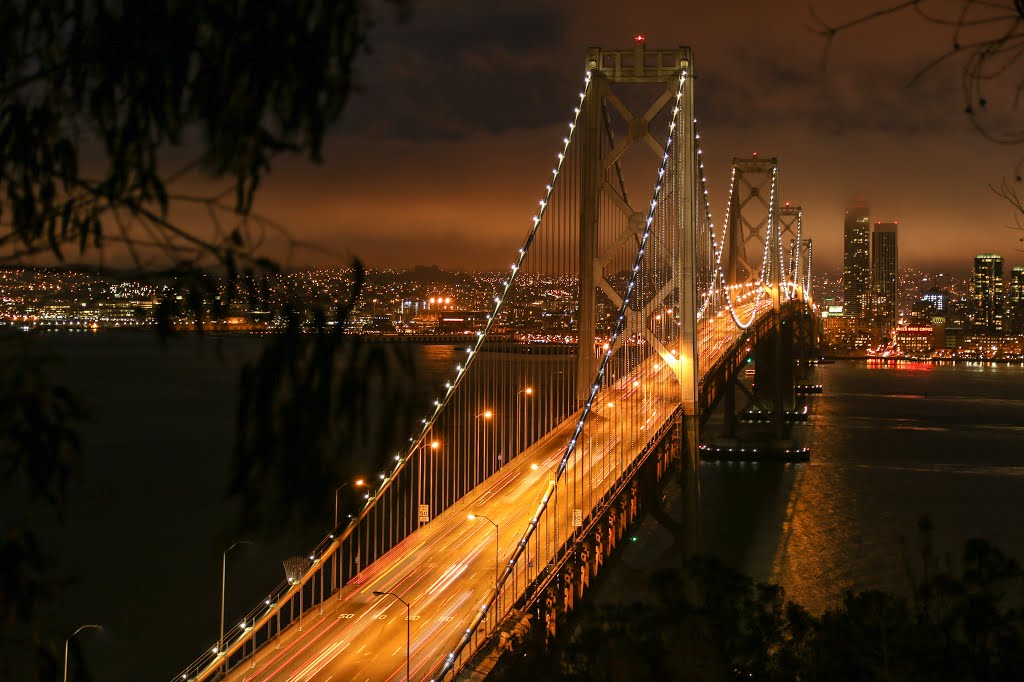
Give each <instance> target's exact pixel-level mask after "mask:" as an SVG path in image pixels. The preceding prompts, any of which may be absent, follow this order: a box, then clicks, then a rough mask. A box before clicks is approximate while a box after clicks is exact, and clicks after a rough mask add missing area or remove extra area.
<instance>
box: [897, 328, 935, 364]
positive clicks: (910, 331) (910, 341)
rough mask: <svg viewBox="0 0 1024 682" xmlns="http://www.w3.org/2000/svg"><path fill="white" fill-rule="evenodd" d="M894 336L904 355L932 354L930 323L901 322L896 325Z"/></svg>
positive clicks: (932, 336) (916, 356) (932, 332)
mask: <svg viewBox="0 0 1024 682" xmlns="http://www.w3.org/2000/svg"><path fill="white" fill-rule="evenodd" d="M894 337H895V339H896V343H897V344H898V345H899V347H900V350H902V351H903V354H904V355H906V356H909V357H912V358H927V357H930V356H931V354H932V347H933V345H934V344H933V338H934V329H933V328H932V325H930V324H919V325H906V324H901V325H899V326H897V327H896V331H895V333H894Z"/></svg>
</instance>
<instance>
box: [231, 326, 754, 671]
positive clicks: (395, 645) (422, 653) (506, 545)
mask: <svg viewBox="0 0 1024 682" xmlns="http://www.w3.org/2000/svg"><path fill="white" fill-rule="evenodd" d="M707 327H709V328H710V327H713V328H718V329H719V330H720V331H717V332H712V333H711V334H710V336H711V337H712V338H710V339H707V336H706V337H705V338H706V340H708V341H709V343H706V344H705V345H704V347H705V348H712V349H714V350H713V351H712V352H711V353H709V357H702V358H701V361H702V362H703V363H707V364H705V365H704V366H711V365H712V364H713V363H714V361H715V360H716V358H717V356H718V355H720V353H721V352H722V351H723V350H725V349H726V348H728V347H729V346H730V342H731V341H732V340H733V339H734V338H735V337H737V336H738V335H739V331H738V330H737V329H736V328H735V327H734V326H732V324H731V322H730V323H729V324H728V325H724V324H716V325H707ZM728 327H732V329H731V330H729V329H728ZM648 362H649V363H651V364H652V365H653V364H654V363H657V358H653V359H652V360H649V361H648ZM645 369H647V370H648V372H650V371H652V368H645ZM657 371H658V372H662V373H664V372H668V371H669V369H668V367H666V366H665V365H664V364H661V365H660V367H659V369H658V370H657ZM662 379H667V375H665V376H659V377H656V379H655V380H654V381H650V379H648V380H647V381H644V382H643V383H642V384H641V385H639V386H637V385H636V382H634V380H633V377H625V378H623V379H621V380H620V381H618V382H617V383H616V384H615V385H614V386H613V387H610V388H607V389H605V390H603V391H602V392H601V394H600V395H599V402H596V403H595V405H600V406H606V405H607V403H609V402H611V403H613V405H614V407H612V408H608V411H609V412H611V411H612V410H614V411H615V414H614V418H610V415H602V414H601V412H602V410H601V409H598V411H597V413H596V423H595V424H594V428H595V430H596V431H597V434H598V443H597V444H596V446H595V449H594V450H593V452H592V454H591V456H590V457H583V458H580V457H574V458H573V460H572V461H571V462H570V464H569V466H568V467H567V469H566V471H565V472H564V474H563V477H564V479H567V478H571V477H572V476H573V475H574V474H575V475H580V474H582V476H581V477H580V478H579V480H582V481H586V482H587V483H586V486H585V487H587V488H589V491H590V492H589V497H588V498H586V499H585V500H584V506H585V508H584V512H583V513H584V517H585V516H586V515H587V513H588V512H589V509H590V508H592V506H593V504H594V503H595V502H596V501H599V500H600V499H601V496H602V494H603V493H604V492H605V491H607V490H608V489H609V487H610V486H611V485H612V484H613V483H614V482H615V480H616V479H617V477H618V473H619V472H621V471H622V469H623V467H624V466H625V465H627V464H628V462H623V461H618V462H614V461H612V459H613V454H615V453H617V452H623V451H624V452H625V457H623V459H628V460H629V461H632V459H634V458H635V457H636V456H637V455H639V453H640V452H641V451H642V450H643V447H644V446H645V445H646V442H645V440H644V439H639V438H630V435H634V436H635V434H636V433H639V432H640V431H646V432H657V431H658V429H659V428H660V427H661V426H662V425H663V424H664V422H665V420H667V419H668V418H669V417H670V416H671V415H672V413H673V411H674V410H675V407H676V405H677V404H678V396H677V395H673V396H668V395H657V394H655V393H654V391H652V390H648V385H653V384H660V383H668V385H671V384H670V383H669V382H662V381H660V380H662ZM635 392H638V393H639V395H637V394H636V393H635ZM673 393H674V391H673ZM631 397H632V399H630V398H631ZM626 408H633V409H634V413H633V414H628V413H626V414H623V410H625V409H626ZM592 418H593V417H592ZM578 420H579V413H576V414H574V415H573V416H572V417H570V418H569V419H567V420H566V421H564V422H562V423H561V424H560V425H559V426H558V427H556V428H555V429H553V430H552V431H551V432H550V433H549V434H548V435H547V436H545V437H544V438H543V439H541V440H540V441H538V442H537V443H536V444H534V445H533V446H532V447H530V448H529V449H527V450H526V451H524V452H523V453H522V454H521V455H520V456H519V457H516V458H515V459H514V460H512V461H511V462H509V463H508V464H507V465H506V466H505V467H504V468H502V469H500V470H499V471H498V472H496V473H495V474H494V475H492V476H491V477H490V478H488V479H487V480H485V481H484V482H483V483H482V484H480V485H479V486H478V487H477V488H476V489H474V490H473V491H472V492H470V493H469V494H467V495H466V496H465V497H463V499H462V500H460V501H459V502H457V503H456V504H455V505H453V506H452V507H450V508H449V509H447V510H445V512H443V513H442V514H441V515H440V516H438V517H436V518H435V519H433V520H432V521H431V522H430V523H429V524H427V525H426V526H424V527H423V528H421V529H420V530H418V531H416V532H415V533H413V534H412V535H410V536H409V537H408V538H406V539H405V540H404V541H403V542H402V543H400V544H399V545H397V546H396V547H394V548H393V549H392V550H391V551H390V552H388V553H387V554H385V555H384V556H383V557H381V559H379V560H378V561H376V562H375V563H374V564H372V565H371V566H369V567H367V568H366V569H365V570H364V571H363V572H362V573H360V574H359V575H358V576H356V578H354V579H353V580H352V581H351V582H349V584H347V585H346V586H345V587H344V588H343V589H342V591H341V592H340V595H339V597H332V598H329V599H328V600H327V601H325V602H324V604H323V611H322V613H321V612H320V609H319V608H316V609H313V610H311V611H310V613H308V614H306V615H305V616H304V617H303V618H302V621H301V629H300V627H299V625H297V624H293V625H292V626H291V627H289V628H287V629H286V630H285V631H284V632H283V633H282V635H281V636H280V637H278V638H277V640H276V641H275V642H274V643H272V644H270V645H267V646H264V647H262V648H261V649H259V650H258V651H256V654H255V658H254V662H250V661H249V660H247V661H245V662H244V663H242V664H240V665H238V666H236V667H235V668H234V669H233V670H232V671H231V672H230V673H229V675H228V676H227V677H226V678H225V679H226V680H231V681H243V680H244V681H252V682H267V681H274V682H314V681H315V682H332V681H333V682H350V681H351V682H391V681H396V682H397V681H398V680H404V679H405V666H406V622H405V620H406V609H405V606H404V605H403V604H402V603H401V602H399V601H397V600H395V599H393V598H392V597H390V596H383V597H376V596H374V595H373V592H374V591H388V592H394V593H396V594H399V595H401V596H402V597H403V598H404V599H405V600H406V601H407V602H409V603H410V604H411V614H412V623H411V648H412V655H411V671H412V672H411V678H412V680H419V681H425V680H428V679H429V675H430V674H431V673H432V672H433V671H434V670H435V669H436V668H437V667H438V666H439V665H440V663H441V662H442V660H443V658H444V656H445V655H447V653H448V652H449V651H450V650H451V649H452V648H453V647H454V646H455V644H456V643H457V641H458V639H459V637H461V635H462V633H463V632H464V631H465V629H466V627H467V626H468V625H469V623H470V622H471V621H472V619H473V617H474V615H475V614H476V613H477V612H478V610H479V609H480V607H481V606H482V605H483V604H485V603H486V602H487V601H488V599H489V598H490V596H491V594H492V591H493V589H494V571H495V565H494V564H495V555H494V550H495V534H494V527H493V526H492V525H491V524H489V523H487V522H486V521H484V520H482V519H477V520H476V521H470V520H469V519H468V518H467V515H468V514H469V513H471V512H472V513H475V514H477V515H485V516H487V517H489V518H490V519H492V520H493V521H494V522H496V523H497V524H498V526H499V529H500V532H499V558H500V561H501V562H502V564H504V562H506V561H507V560H508V557H509V556H510V555H511V554H512V552H513V550H514V548H515V545H516V543H517V542H519V540H520V539H521V538H522V535H523V532H524V530H525V529H526V527H527V525H528V524H529V522H530V519H531V518H532V516H533V515H534V514H535V513H536V511H537V507H538V505H539V503H540V500H541V498H542V496H543V494H544V492H545V490H546V489H547V487H548V486H549V485H550V484H551V483H550V480H551V473H550V472H549V470H548V469H547V467H550V469H551V470H554V469H555V468H556V467H557V465H558V462H559V460H560V458H561V455H562V453H563V452H564V450H565V446H566V444H567V443H568V441H569V439H570V437H571V435H572V432H573V428H574V426H575V424H576V423H577V422H578ZM638 422H639V423H640V426H636V424H637V423H638ZM631 428H635V429H636V430H635V431H633V432H632V434H631ZM583 440H587V438H586V437H584V438H583ZM631 440H632V441H634V442H633V443H629V441H631ZM620 443H626V447H623V448H617V447H615V446H617V445H619V444H620ZM586 447H589V443H587V444H586ZM532 464H537V465H538V466H537V469H536V470H533V469H531V465H532ZM577 466H578V467H582V468H583V471H582V472H578V471H575V470H574V469H575V467H577ZM565 486H566V483H565V481H564V480H563V482H562V483H560V484H559V489H560V493H559V495H560V496H565V493H564V492H562V491H564V490H565ZM569 506H570V505H569V504H565V503H563V502H562V500H561V499H560V500H559V501H558V504H557V512H556V518H557V520H558V525H559V530H558V532H557V534H556V536H557V540H556V542H562V541H563V540H564V539H565V538H566V537H567V534H568V533H567V531H569V530H571V528H570V524H571V510H570V509H569ZM552 511H553V510H549V513H552ZM545 531H547V532H545ZM550 531H551V529H550V528H547V529H545V527H544V523H543V522H542V523H541V525H540V529H539V534H535V539H533V540H531V542H530V545H531V549H532V551H533V554H532V555H531V556H532V558H533V562H532V564H533V567H534V568H531V567H530V566H529V565H528V562H523V561H521V562H520V563H521V564H524V565H523V566H522V568H521V569H520V570H519V573H518V574H517V576H516V579H517V584H518V585H519V589H520V590H521V589H522V586H524V585H526V584H528V583H529V582H530V581H532V580H533V579H535V578H536V567H537V566H541V565H543V563H544V562H545V561H546V559H547V558H548V555H547V553H546V551H545V550H544V549H542V546H547V541H548V540H549V539H550V535H549V533H550ZM534 548H535V549H534ZM537 552H540V556H539V557H538V556H537V555H536V553H537ZM538 558H539V559H540V561H538ZM502 568H504V566H502ZM526 572H529V573H530V574H529V575H526Z"/></svg>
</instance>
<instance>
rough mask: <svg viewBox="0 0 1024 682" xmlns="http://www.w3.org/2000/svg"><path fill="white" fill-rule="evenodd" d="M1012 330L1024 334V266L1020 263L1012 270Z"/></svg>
mask: <svg viewBox="0 0 1024 682" xmlns="http://www.w3.org/2000/svg"><path fill="white" fill-rule="evenodd" d="M1007 308H1008V310H1009V313H1010V331H1011V332H1013V333H1014V334H1024V267H1021V266H1020V265H1018V266H1017V267H1015V268H1014V269H1013V270H1010V300H1009V301H1008V306H1007Z"/></svg>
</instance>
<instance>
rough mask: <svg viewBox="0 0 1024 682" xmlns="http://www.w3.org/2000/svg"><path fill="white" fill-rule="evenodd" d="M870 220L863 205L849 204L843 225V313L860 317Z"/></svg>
mask: <svg viewBox="0 0 1024 682" xmlns="http://www.w3.org/2000/svg"><path fill="white" fill-rule="evenodd" d="M870 232H871V217H870V212H869V210H868V205H867V204H866V203H864V202H851V203H850V204H848V205H847V207H846V217H845V220H844V222H843V310H844V311H845V315H846V316H847V317H854V318H861V317H864V299H865V297H866V296H867V294H868V292H869V290H870V285H871V260H870V252H871V243H870Z"/></svg>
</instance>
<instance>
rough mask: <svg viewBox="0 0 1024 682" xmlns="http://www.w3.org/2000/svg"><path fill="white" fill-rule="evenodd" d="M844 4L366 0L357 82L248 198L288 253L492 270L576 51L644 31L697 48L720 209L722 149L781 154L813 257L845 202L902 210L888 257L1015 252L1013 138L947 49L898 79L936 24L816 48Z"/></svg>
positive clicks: (831, 250) (830, 237)
mask: <svg viewBox="0 0 1024 682" xmlns="http://www.w3.org/2000/svg"><path fill="white" fill-rule="evenodd" d="M1005 1H1007V2H1008V1H1009V0H1005ZM854 4H856V5H857V8H856V9H852V10H851V9H850V5H851V3H847V2H840V1H835V0H809V2H808V0H799V1H791V0H774V1H773V2H769V3H766V2H753V1H748V0H732V1H730V2H716V3H711V2H685V1H682V0H672V1H669V0H665V1H659V0H652V1H642V0H634V1H631V2H628V3H626V2H621V1H619V2H611V1H610V0H587V2H577V1H575V0H567V1H559V2H553V1H551V0H515V1H507V0H491V1H489V2H479V1H478V0H430V1H429V2H415V1H414V2H413V5H412V12H411V16H410V17H409V18H408V20H406V21H404V22H402V21H399V20H398V18H397V13H396V12H395V11H394V8H393V7H391V6H390V5H388V4H387V3H385V2H375V3H374V4H373V8H374V16H375V19H376V26H375V27H374V29H373V31H372V33H371V43H372V45H373V51H372V53H371V54H368V55H364V56H363V57H361V58H360V59H359V61H358V62H357V64H356V69H357V72H358V74H359V78H360V82H361V83H362V87H361V91H360V92H359V93H357V94H355V95H354V96H353V99H352V100H351V103H350V104H349V106H348V108H347V110H346V111H345V112H344V114H343V116H342V118H341V120H340V121H339V123H338V125H337V126H336V128H335V129H334V130H333V131H332V133H331V135H330V137H329V139H328V141H327V144H326V148H325V150H324V156H325V160H324V162H323V163H322V164H321V165H313V164H310V163H309V162H308V161H305V160H300V159H283V160H280V161H278V162H276V163H275V165H274V168H273V171H272V174H271V176H270V178H269V180H268V182H267V183H266V184H265V185H264V186H263V187H262V189H261V194H260V195H259V197H258V199H257V203H256V209H257V211H259V212H261V213H264V214H266V215H268V216H270V217H272V218H274V219H275V220H277V221H279V222H280V223H282V224H284V225H286V226H288V228H289V229H290V230H291V231H292V233H293V234H295V235H297V236H300V237H301V238H302V239H304V240H305V241H308V242H312V243H315V244H317V245H318V248H316V249H312V250H307V251H304V252H301V253H294V254H293V255H292V257H291V258H292V262H291V265H293V266H303V265H331V264H337V258H338V256H337V255H336V254H342V257H344V256H347V255H350V254H354V255H358V256H359V257H360V258H361V259H362V260H363V261H364V262H365V263H367V264H368V265H369V266H371V267H410V266H414V265H438V266H440V267H444V268H460V269H488V268H504V267H506V266H507V262H508V261H509V258H510V255H511V254H513V253H514V252H515V251H516V249H518V247H519V246H520V244H521V242H522V240H523V238H524V237H525V235H526V231H527V229H528V228H529V226H530V224H531V221H530V218H531V216H532V214H533V210H534V208H535V206H536V202H537V200H538V199H539V198H540V197H541V196H542V193H543V189H544V184H545V183H546V180H547V175H548V173H549V170H550V168H551V161H552V159H553V157H554V155H555V153H556V152H557V151H558V150H559V147H560V142H561V138H562V136H563V130H564V127H565V125H566V123H567V122H568V120H569V116H570V114H571V110H572V107H573V106H574V103H575V99H576V95H577V93H578V91H579V89H580V84H581V82H582V79H583V73H584V56H585V53H586V49H587V47H588V46H599V47H602V48H606V49H628V48H630V47H631V46H632V42H633V35H634V34H637V33H642V34H644V35H645V37H646V42H647V45H648V46H649V48H650V49H671V48H674V47H676V46H678V45H688V46H690V47H692V48H693V50H694V61H695V76H696V84H695V107H696V112H697V118H698V120H699V122H700V127H701V140H702V143H703V149H704V160H705V164H706V167H707V174H708V181H709V189H710V192H711V205H712V210H713V213H714V218H715V220H716V223H719V224H720V222H721V220H722V219H723V217H724V213H725V203H726V201H727V198H728V190H729V187H728V182H729V172H730V166H731V162H732V158H733V157H736V156H749V155H750V154H751V153H752V152H755V151H756V152H758V153H759V156H762V157H765V156H774V157H777V158H778V159H779V178H780V188H781V198H782V200H783V201H789V202H791V203H793V204H798V205H801V206H803V209H804V226H805V233H806V234H807V235H808V236H810V237H811V238H812V239H813V240H814V254H815V265H816V269H819V270H820V269H834V268H839V267H841V264H842V222H843V209H844V205H845V203H846V202H847V201H848V200H850V199H860V200H866V201H867V202H868V203H869V205H870V207H871V211H872V215H873V216H874V218H875V219H878V220H887V221H888V220H892V219H895V220H898V222H899V226H900V227H899V231H900V235H899V248H900V260H901V265H906V266H915V267H920V268H923V269H926V270H934V271H942V270H953V271H966V270H968V269H969V268H970V266H971V259H972V258H973V256H974V255H975V254H976V253H981V252H996V253H1001V254H1003V255H1004V257H1005V258H1006V260H1007V266H1008V267H1009V266H1012V265H1018V264H1024V253H1021V252H1020V251H1018V250H1016V249H1017V248H1018V247H1019V246H1020V243H1019V241H1018V235H1017V234H1016V233H1015V232H1013V231H1012V230H1010V229H1007V226H1008V225H1011V224H1012V223H1013V221H1014V215H1013V211H1012V209H1011V208H1010V206H1009V205H1008V204H1007V203H1006V202H1005V201H1004V200H1002V199H1000V198H998V197H997V196H995V195H994V194H993V192H992V191H991V190H990V189H989V185H990V184H995V185H998V184H999V182H1000V181H1001V179H1002V178H1004V177H1006V178H1009V179H1012V178H1013V176H1014V174H1015V166H1016V164H1017V163H1018V161H1019V159H1020V157H1021V152H1022V149H1021V148H1020V147H1013V146H1005V145H998V144H994V143H992V142H989V141H987V140H985V139H984V138H983V137H982V136H981V135H980V134H979V133H978V132H977V131H976V130H974V129H973V128H972V126H971V125H970V122H969V121H968V118H967V116H965V114H964V103H963V98H962V86H961V73H962V69H961V63H957V62H953V63H950V64H947V65H945V66H942V65H940V66H939V67H938V68H935V69H933V70H931V71H929V72H928V73H926V74H925V76H924V77H923V78H922V79H920V80H919V81H917V82H916V83H914V84H913V85H910V84H908V83H909V81H910V80H911V78H912V77H913V76H914V74H915V72H917V71H918V70H919V69H920V68H921V67H922V66H923V65H925V64H927V63H928V62H929V61H930V60H931V59H932V58H934V57H936V56H938V55H940V54H942V52H943V51H944V50H945V49H947V48H948V47H949V46H950V44H951V43H952V40H953V38H952V35H951V33H950V31H949V30H948V29H945V28H942V27H939V26H936V25H933V24H929V23H928V22H926V21H924V20H922V19H921V18H920V17H917V16H913V15H910V14H904V15H899V16H894V17H887V18H882V19H879V20H878V21H875V22H872V23H869V24H866V25H861V26H858V27H854V28H851V29H850V30H848V31H845V32H842V33H840V34H839V35H837V36H836V38H835V40H834V41H833V43H832V45H831V47H830V48H829V49H828V50H827V51H826V49H825V40H824V39H823V38H822V37H821V36H820V35H819V34H817V33H816V32H815V31H814V30H813V27H814V26H815V24H816V19H815V15H817V16H818V17H820V18H823V19H825V20H827V21H829V22H842V21H845V20H847V19H850V18H852V17H853V16H854V15H855V14H856V13H857V12H867V11H869V10H870V9H872V8H874V7H880V6H883V5H884V4H885V3H869V2H865V3H854ZM940 4H941V3H940ZM946 5H947V6H949V5H952V6H957V5H959V3H958V2H956V1H954V0H950V1H949V2H947V3H946ZM812 10H813V14H812ZM997 94H998V93H997ZM994 101H999V102H1005V98H1003V99H1002V100H1001V101H1000V100H999V98H998V97H995V98H994ZM328 253H329V254H335V255H331V256H326V255H324V254H328Z"/></svg>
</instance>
